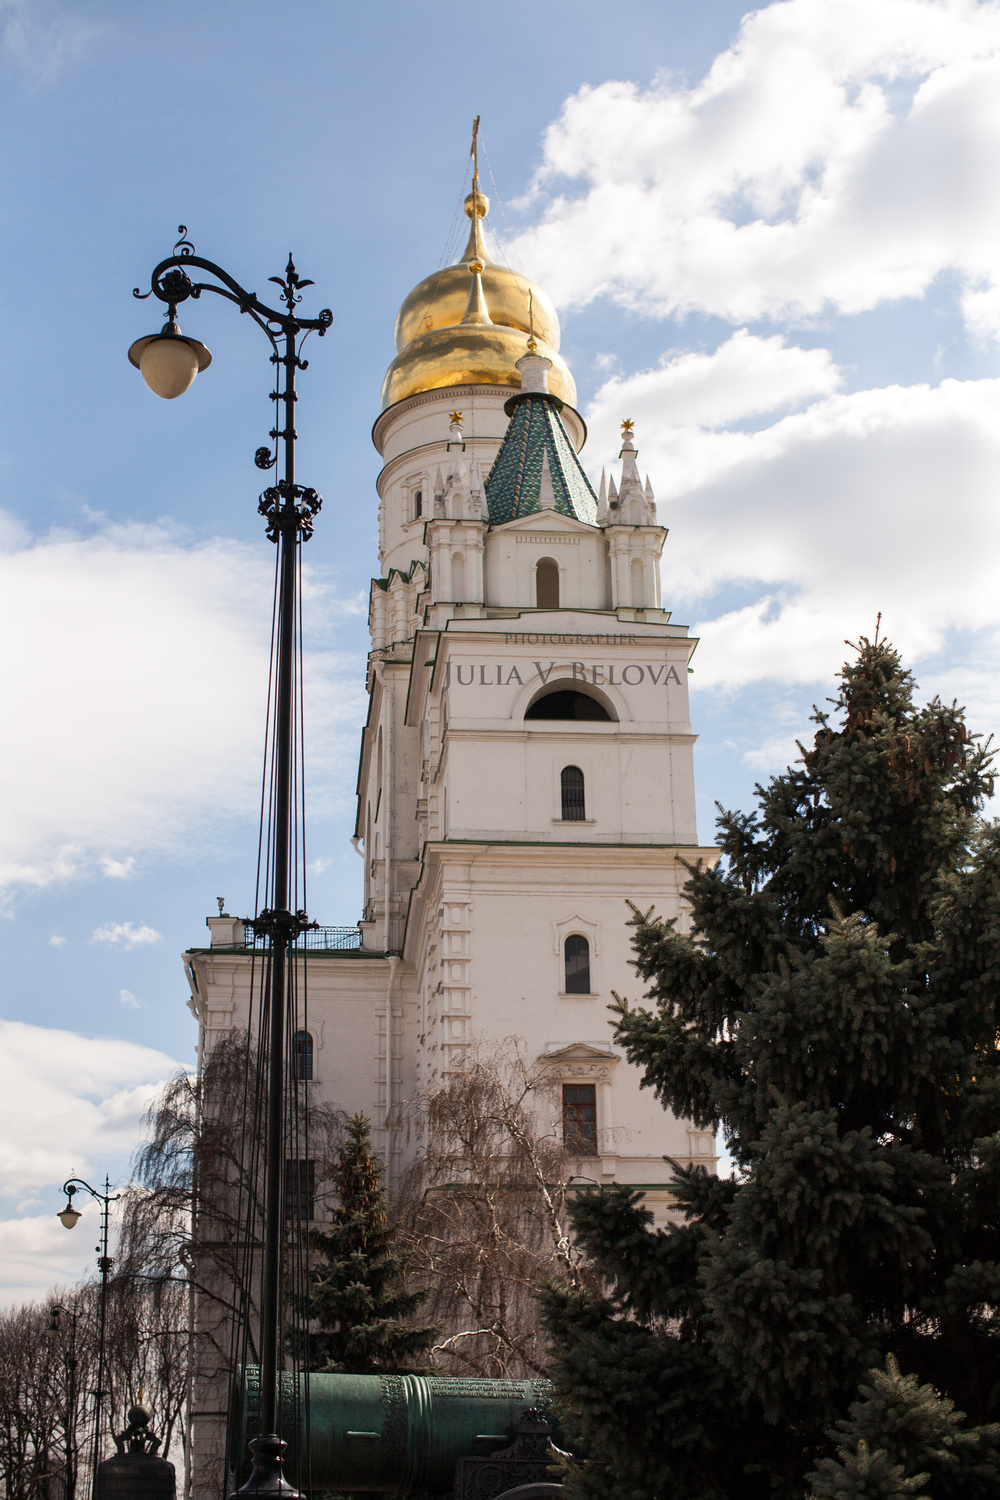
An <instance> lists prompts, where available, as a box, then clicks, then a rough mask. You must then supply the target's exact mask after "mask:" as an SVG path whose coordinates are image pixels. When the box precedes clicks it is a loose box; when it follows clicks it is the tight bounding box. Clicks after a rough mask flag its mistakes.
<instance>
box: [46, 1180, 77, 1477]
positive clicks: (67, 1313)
mask: <svg viewBox="0 0 1000 1500" xmlns="http://www.w3.org/2000/svg"><path fill="white" fill-rule="evenodd" d="M63 1212H64V1213H65V1212H66V1210H65V1209H64V1210H63ZM74 1212H75V1210H74ZM49 1312H50V1314H51V1317H52V1321H51V1322H50V1323H49V1326H48V1328H47V1329H46V1330H45V1332H46V1333H47V1334H48V1335H49V1336H50V1338H53V1339H55V1338H57V1337H58V1336H59V1334H60V1333H61V1332H62V1328H61V1326H60V1323H59V1319H60V1317H65V1318H69V1348H68V1349H67V1351H66V1443H65V1453H66V1458H65V1465H66V1467H65V1489H66V1495H65V1500H75V1496H76V1323H77V1319H78V1317H79V1316H80V1315H79V1313H78V1312H76V1311H75V1310H74V1309H73V1308H71V1307H61V1306H60V1305H59V1303H58V1302H53V1304H52V1306H51V1307H50V1308H49Z"/></svg>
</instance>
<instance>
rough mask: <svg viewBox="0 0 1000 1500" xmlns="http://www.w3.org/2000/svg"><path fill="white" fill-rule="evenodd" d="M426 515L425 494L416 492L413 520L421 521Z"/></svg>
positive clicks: (421, 491) (419, 491)
mask: <svg viewBox="0 0 1000 1500" xmlns="http://www.w3.org/2000/svg"><path fill="white" fill-rule="evenodd" d="M423 513H424V492H423V490H415V491H414V494H413V519H414V520H415V521H419V520H420V517H421V516H422V515H423Z"/></svg>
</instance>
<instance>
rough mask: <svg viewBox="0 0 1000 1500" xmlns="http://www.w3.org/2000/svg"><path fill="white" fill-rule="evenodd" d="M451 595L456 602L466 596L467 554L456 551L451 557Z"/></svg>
mask: <svg viewBox="0 0 1000 1500" xmlns="http://www.w3.org/2000/svg"><path fill="white" fill-rule="evenodd" d="M451 597H452V599H454V600H455V602H456V603H460V602H461V601H462V600H463V599H464V598H465V556H464V554H463V553H461V552H455V553H454V554H453V555H452V559H451Z"/></svg>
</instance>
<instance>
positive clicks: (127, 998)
mask: <svg viewBox="0 0 1000 1500" xmlns="http://www.w3.org/2000/svg"><path fill="white" fill-rule="evenodd" d="M118 999H119V1001H120V1003H121V1004H122V1005H124V1006H125V1007H126V1008H127V1009H128V1010H145V1008H146V1007H145V1005H144V1004H143V1002H142V1001H141V1000H137V999H136V997H135V995H133V993H132V991H131V990H119V991H118Z"/></svg>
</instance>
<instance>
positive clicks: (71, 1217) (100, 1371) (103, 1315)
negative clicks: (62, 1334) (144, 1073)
mask: <svg viewBox="0 0 1000 1500" xmlns="http://www.w3.org/2000/svg"><path fill="white" fill-rule="evenodd" d="M80 1188H86V1190H87V1192H88V1193H89V1194H90V1196H91V1197H92V1198H95V1199H96V1200H97V1202H98V1203H99V1204H100V1205H101V1243H100V1244H99V1245H95V1247H94V1248H95V1249H96V1251H97V1269H98V1270H99V1271H100V1273H101V1305H100V1312H99V1315H98V1316H99V1322H98V1333H97V1388H96V1390H95V1391H94V1465H93V1474H92V1475H91V1484H92V1487H93V1493H94V1496H95V1500H96V1496H97V1465H98V1464H99V1462H100V1459H101V1407H102V1405H103V1403H104V1336H105V1330H106V1327H107V1316H108V1276H109V1275H110V1273H111V1267H112V1266H113V1265H114V1261H113V1260H112V1259H111V1257H110V1255H109V1254H108V1211H109V1208H110V1205H111V1204H112V1203H116V1202H117V1201H118V1198H119V1197H120V1196H121V1195H120V1194H119V1193H112V1191H111V1183H110V1181H109V1180H108V1178H107V1177H105V1179H104V1192H103V1193H99V1192H98V1191H97V1189H96V1188H93V1187H91V1185H90V1183H89V1182H84V1180H83V1178H82V1177H70V1178H69V1180H68V1181H67V1182H64V1183H63V1192H64V1193H65V1194H66V1207H65V1208H64V1209H62V1210H61V1212H60V1213H58V1214H57V1215H56V1217H57V1218H58V1219H59V1220H60V1221H61V1223H62V1224H63V1226H64V1228H66V1229H75V1228H76V1225H77V1224H78V1223H79V1222H80V1220H81V1219H82V1217H83V1215H82V1214H81V1213H80V1210H79V1209H78V1208H74V1207H73V1198H74V1196H75V1195H76V1194H77V1193H78V1192H79V1190H80ZM73 1331H74V1335H75V1332H76V1323H75V1322H74V1324H73Z"/></svg>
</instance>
